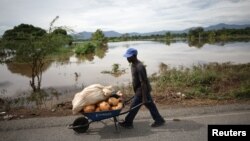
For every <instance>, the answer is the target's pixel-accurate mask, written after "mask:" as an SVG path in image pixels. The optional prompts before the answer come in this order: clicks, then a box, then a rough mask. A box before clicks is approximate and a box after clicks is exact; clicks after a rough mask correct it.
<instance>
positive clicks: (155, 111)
mask: <svg viewBox="0 0 250 141" xmlns="http://www.w3.org/2000/svg"><path fill="white" fill-rule="evenodd" d="M148 100H150V101H151V102H149V103H146V104H145V106H146V107H147V108H148V110H149V111H150V114H151V116H152V118H153V119H154V121H155V122H154V123H153V124H152V125H151V126H152V127H157V126H160V125H162V124H164V123H165V120H164V118H163V117H162V116H161V115H160V113H159V111H158V109H157V107H156V105H155V103H154V102H153V100H152V98H151V96H148Z"/></svg>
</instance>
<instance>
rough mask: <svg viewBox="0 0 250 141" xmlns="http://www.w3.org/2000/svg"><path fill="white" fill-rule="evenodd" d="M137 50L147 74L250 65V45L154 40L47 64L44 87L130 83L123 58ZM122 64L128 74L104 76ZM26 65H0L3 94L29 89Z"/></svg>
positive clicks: (69, 89)
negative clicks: (167, 68) (172, 69)
mask: <svg viewBox="0 0 250 141" xmlns="http://www.w3.org/2000/svg"><path fill="white" fill-rule="evenodd" d="M129 47H133V48H136V49H138V52H139V53H138V58H139V59H140V60H141V61H143V62H144V64H145V65H146V66H147V71H148V75H151V74H153V73H157V72H158V71H159V64H160V63H165V64H167V65H169V66H170V67H177V68H178V67H180V66H185V67H190V66H192V65H196V64H204V63H209V62H218V63H222V62H232V63H235V64H237V63H249V62H250V43H249V42H234V43H228V44H224V45H223V46H222V45H219V44H217V45H210V44H205V45H204V46H203V47H201V48H196V47H189V45H188V44H187V43H185V42H177V43H172V44H171V45H166V44H164V43H160V42H153V41H128V42H117V43H109V44H108V49H107V51H106V52H105V53H104V54H102V56H101V57H100V56H99V57H98V56H91V57H90V58H87V59H86V58H85V59H83V58H79V57H76V56H75V55H72V56H68V57H66V58H67V59H66V60H63V61H54V62H51V63H49V64H47V65H46V67H45V68H44V72H43V78H42V88H53V89H57V90H60V91H61V93H63V94H64V93H65V94H70V95H72V94H74V93H75V92H76V91H79V90H81V88H82V87H84V86H87V85H90V84H93V83H100V84H103V85H122V84H127V83H128V82H131V76H130V75H131V74H130V69H129V64H128V62H127V60H126V58H124V57H123V54H124V52H125V51H126V49H127V48H129ZM115 63H118V64H120V69H124V70H125V72H126V73H125V74H122V75H120V76H113V75H111V74H104V73H101V72H102V71H111V69H112V65H113V64H115ZM28 68H29V67H28V66H25V65H24V64H1V65H0V95H1V96H7V97H13V96H16V95H17V94H20V93H24V92H26V91H27V90H30V86H29V80H30V71H29V69H28Z"/></svg>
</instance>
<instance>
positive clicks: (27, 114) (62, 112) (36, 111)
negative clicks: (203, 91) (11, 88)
mask: <svg viewBox="0 0 250 141" xmlns="http://www.w3.org/2000/svg"><path fill="white" fill-rule="evenodd" d="M155 103H156V104H157V107H158V108H159V109H164V110H165V109H175V108H176V109H177V108H192V107H205V106H215V105H227V104H247V105H250V100H211V99H172V100H166V101H157V99H156V101H155ZM128 107H129V105H127V106H126V107H125V109H127V108H128ZM71 109H72V104H71V101H67V102H62V103H59V104H56V105H55V106H54V107H53V108H25V107H19V108H13V109H10V110H9V111H8V112H1V115H0V120H13V119H24V118H35V117H36V118H37V117H62V116H72V110H71ZM142 110H146V108H145V107H142Z"/></svg>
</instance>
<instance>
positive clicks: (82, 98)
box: [72, 84, 113, 114]
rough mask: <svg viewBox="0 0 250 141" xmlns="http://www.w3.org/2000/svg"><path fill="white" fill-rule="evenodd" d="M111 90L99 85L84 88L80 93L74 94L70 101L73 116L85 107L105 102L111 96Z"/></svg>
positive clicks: (108, 87)
mask: <svg viewBox="0 0 250 141" xmlns="http://www.w3.org/2000/svg"><path fill="white" fill-rule="evenodd" d="M112 90H113V88H112V86H102V85H100V84H93V85H90V86H88V87H86V88H84V89H83V90H82V91H81V92H79V93H76V94H75V96H74V99H73V100H72V105H73V109H72V111H73V114H77V113H78V112H79V111H81V110H82V109H83V107H84V106H86V105H90V104H96V103H98V102H100V101H103V100H106V99H107V98H108V97H110V96H111V94H112Z"/></svg>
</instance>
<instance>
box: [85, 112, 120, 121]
mask: <svg viewBox="0 0 250 141" xmlns="http://www.w3.org/2000/svg"><path fill="white" fill-rule="evenodd" d="M121 110H122V109H119V110H110V111H101V112H91V113H82V114H83V115H84V116H85V117H87V118H88V119H90V120H91V121H100V120H103V119H108V118H112V117H116V116H119V115H120V112H121Z"/></svg>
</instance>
